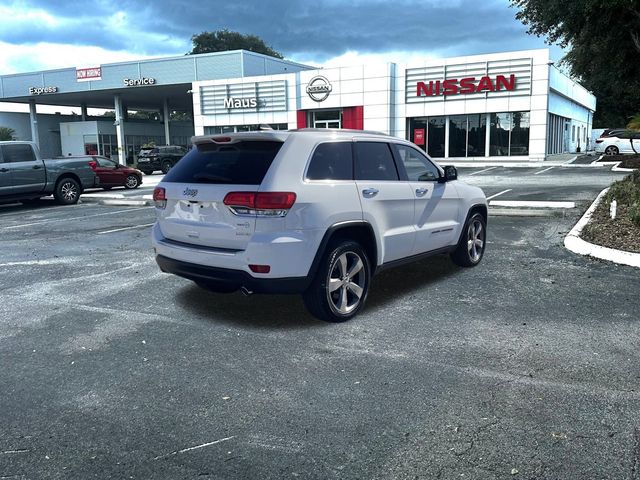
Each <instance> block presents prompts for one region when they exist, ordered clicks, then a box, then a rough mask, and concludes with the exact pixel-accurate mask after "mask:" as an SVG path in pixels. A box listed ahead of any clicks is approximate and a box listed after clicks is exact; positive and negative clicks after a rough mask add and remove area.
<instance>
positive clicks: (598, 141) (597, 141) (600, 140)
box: [596, 138, 604, 143]
mask: <svg viewBox="0 0 640 480" xmlns="http://www.w3.org/2000/svg"><path fill="white" fill-rule="evenodd" d="M602 142H604V140H602V139H600V138H596V143H602Z"/></svg>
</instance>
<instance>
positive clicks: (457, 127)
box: [449, 115, 467, 157]
mask: <svg viewBox="0 0 640 480" xmlns="http://www.w3.org/2000/svg"><path fill="white" fill-rule="evenodd" d="M449 156H450V157H466V156H467V116H466V115H452V116H450V117H449Z"/></svg>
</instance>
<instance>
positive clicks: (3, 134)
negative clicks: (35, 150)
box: [0, 127, 16, 142]
mask: <svg viewBox="0 0 640 480" xmlns="http://www.w3.org/2000/svg"><path fill="white" fill-rule="evenodd" d="M15 139H16V131H15V130H14V129H13V128H9V127H0V142H6V141H10V140H15Z"/></svg>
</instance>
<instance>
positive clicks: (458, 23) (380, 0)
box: [0, 0, 562, 74]
mask: <svg viewBox="0 0 640 480" xmlns="http://www.w3.org/2000/svg"><path fill="white" fill-rule="evenodd" d="M515 13H516V10H515V9H513V8H510V7H509V2H508V0H485V1H483V2H478V1H471V0H449V1H447V2H443V1H440V0H395V1H389V0H349V1H347V0H226V1H220V0H213V1H211V0H210V1H202V2H198V1H194V0H188V1H187V0H156V1H153V2H149V1H146V0H126V1H123V0H109V1H107V0H97V1H91V0H89V1H86V0H19V1H14V0H8V2H7V1H6V0H4V1H3V2H2V4H1V5H0V74H8V73H18V72H28V71H35V70H43V69H51V68H62V67H74V66H78V67H84V66H95V65H98V64H104V63H110V62H117V61H127V60H134V59H141V58H146V57H159V56H170V55H183V54H184V53H186V52H187V51H189V50H190V48H191V41H190V38H191V36H192V35H193V34H195V33H199V32H202V31H205V30H207V31H213V30H218V29H222V28H228V29H230V30H235V31H239V32H242V33H251V34H255V35H258V36H259V37H261V38H263V39H264V40H265V42H266V43H267V44H268V45H270V46H271V47H272V48H274V49H275V50H277V51H279V52H281V53H282V54H284V55H285V57H286V58H288V59H291V60H294V61H299V62H304V63H311V64H314V65H319V66H322V65H325V66H331V65H339V64H353V63H355V62H367V61H373V60H388V61H395V62H403V61H407V60H413V59H418V58H422V59H424V58H425V57H428V58H433V57H446V56H456V55H467V54H475V53H487V52H499V51H506V50H520V49H529V48H541V47H544V46H545V44H544V43H543V41H542V40H541V39H538V38H536V37H532V36H529V35H527V34H526V29H525V27H524V26H523V25H522V24H521V23H520V22H519V21H517V20H515V18H514V16H515ZM561 56H562V51H561V50H560V49H558V48H556V47H553V48H552V57H554V58H559V57H561Z"/></svg>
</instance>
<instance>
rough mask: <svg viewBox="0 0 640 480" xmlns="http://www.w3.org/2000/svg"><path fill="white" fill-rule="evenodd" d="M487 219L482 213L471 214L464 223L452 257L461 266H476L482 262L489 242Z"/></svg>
mask: <svg viewBox="0 0 640 480" xmlns="http://www.w3.org/2000/svg"><path fill="white" fill-rule="evenodd" d="M486 240H487V220H486V219H485V218H484V216H483V215H482V214H480V213H474V214H473V215H471V216H470V217H469V218H468V219H467V221H466V222H465V224H464V228H463V229H462V233H461V234H460V240H459V241H458V246H457V247H456V249H455V250H454V251H453V253H451V259H452V260H453V262H454V263H455V264H456V265H460V266H461V267H475V266H476V265H478V264H479V263H480V260H482V257H483V255H484V250H485V246H486V244H487V241H486Z"/></svg>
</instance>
